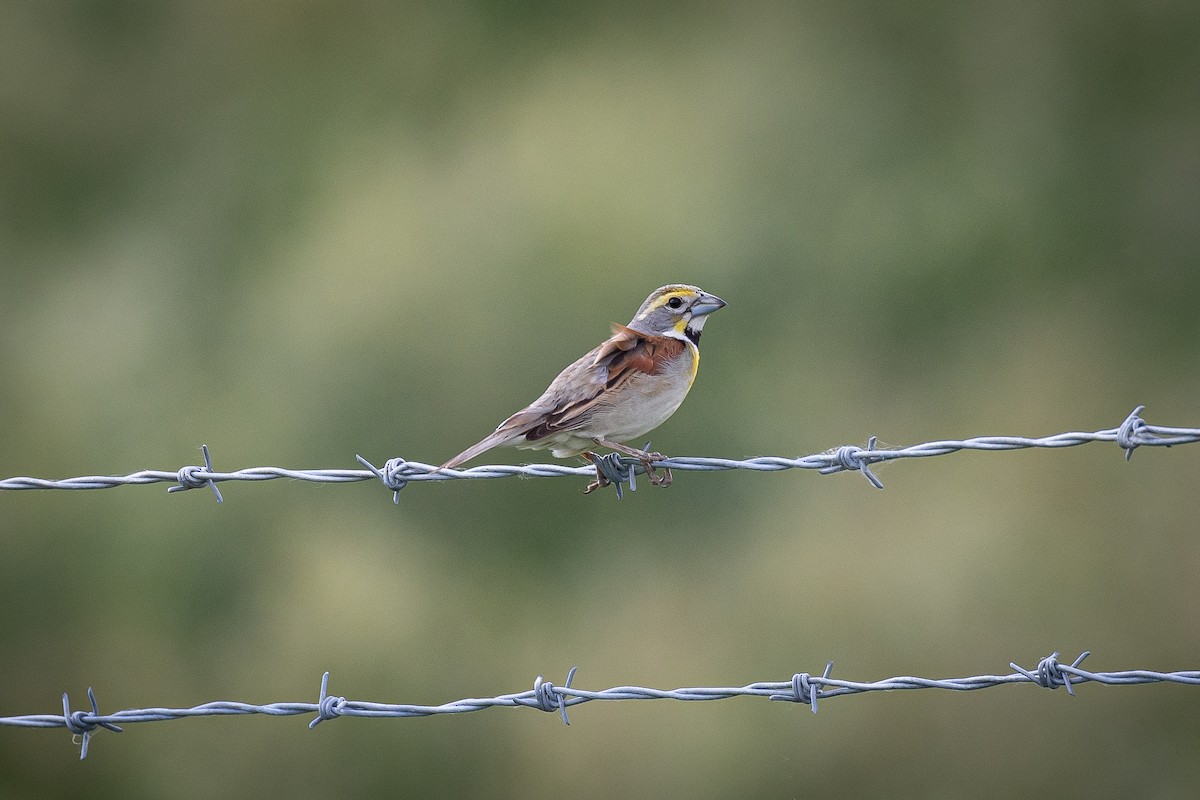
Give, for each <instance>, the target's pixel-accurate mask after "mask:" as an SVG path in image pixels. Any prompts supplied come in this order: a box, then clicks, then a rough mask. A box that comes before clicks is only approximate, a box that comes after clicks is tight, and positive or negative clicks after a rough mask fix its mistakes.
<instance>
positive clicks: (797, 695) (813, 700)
mask: <svg viewBox="0 0 1200 800" xmlns="http://www.w3.org/2000/svg"><path fill="white" fill-rule="evenodd" d="M831 672H833V662H832V661H829V662H827V663H826V664H825V671H824V672H823V673H821V677H820V678H819V679H817V680H813V678H812V676H811V675H809V674H808V673H807V672H797V673H796V674H795V675H793V676H792V691H791V694H773V695H771V696H770V697H769V698H767V699H769V700H786V701H788V702H790V703H803V704H805V705H808V706H812V712H813V713H814V714H815V713H817V697H818V696H819V695H820V694H821V686H822V684H823V683H824V682H826V681H828V680H829V674H830V673H831Z"/></svg>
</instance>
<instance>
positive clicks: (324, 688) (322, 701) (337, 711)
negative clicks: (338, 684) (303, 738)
mask: <svg viewBox="0 0 1200 800" xmlns="http://www.w3.org/2000/svg"><path fill="white" fill-rule="evenodd" d="M345 704H346V698H344V697H333V696H331V695H330V694H329V673H328V672H326V673H325V674H324V675H322V676H321V694H320V696H319V697H318V698H317V716H316V719H314V720H313V721H312V722H310V723H308V729H309V730H310V731H311V730H312V729H313V728H315V727H317V726H318V725H320V724H321V723H322V722H324V721H325V720H327V719H334V718H335V717H338V716H341V713H342V706H344V705H345Z"/></svg>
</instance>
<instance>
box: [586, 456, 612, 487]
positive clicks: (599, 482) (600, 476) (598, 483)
mask: <svg viewBox="0 0 1200 800" xmlns="http://www.w3.org/2000/svg"><path fill="white" fill-rule="evenodd" d="M579 455H580V457H581V458H584V459H587V460H589V461H591V463H593V464H595V465H596V480H594V481H592V482H591V483H589V484H588V485H587V488H586V489H584V490H583V493H584V494H591V493H592V492H594V491H596V490H597V489H603V488H604V487H605V486H608V485H609V484H610V483H612V481H610V480H609V479H608V478H606V477H604V473H603V472H601V471H600V465H599V464H598V463H597V462H598V461H599V459H600V457H599V456H598V455H596V454H595V453H593V452H592V451H590V450H584V451H583V452H582V453H580V454H579Z"/></svg>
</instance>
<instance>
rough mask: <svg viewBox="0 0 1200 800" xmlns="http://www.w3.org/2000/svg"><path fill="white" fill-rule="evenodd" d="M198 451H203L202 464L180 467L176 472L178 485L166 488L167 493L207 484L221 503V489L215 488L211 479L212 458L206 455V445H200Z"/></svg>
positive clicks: (198, 487)
mask: <svg viewBox="0 0 1200 800" xmlns="http://www.w3.org/2000/svg"><path fill="white" fill-rule="evenodd" d="M200 451H201V452H202V453H204V466H203V467H196V466H186V467H180V468H179V472H178V473H176V480H178V481H179V485H178V486H171V487H168V488H167V494H171V493H172V492H186V491H187V490H188V489H200V488H202V487H204V486H208V487H210V488H211V489H212V491H213V494H214V495H216V496H217V502H218V503H223V502H225V499H224V498H223V497H221V490H220V489H218V488H217V484H216V483H215V482H214V481H213V479H212V475H213V468H212V459H211V458H209V455H208V445H206V444H202V445H200Z"/></svg>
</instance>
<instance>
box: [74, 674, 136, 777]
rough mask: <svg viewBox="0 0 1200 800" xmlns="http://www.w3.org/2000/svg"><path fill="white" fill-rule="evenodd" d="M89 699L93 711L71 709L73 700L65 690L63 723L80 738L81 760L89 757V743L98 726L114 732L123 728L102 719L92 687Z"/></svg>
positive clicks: (89, 689)
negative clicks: (89, 712)
mask: <svg viewBox="0 0 1200 800" xmlns="http://www.w3.org/2000/svg"><path fill="white" fill-rule="evenodd" d="M87 695H88V700H89V701H90V702H91V704H92V713H91V714H88V713H87V712H86V711H71V701H70V699H68V697H67V693H66V692H63V696H62V702H63V725H64V726H65V727H66V729H67V730H69V731H70V732H71V733H72V738H75V737H78V738H79V760H80V761H83V760H84V759H85V758H87V754H88V744H89V743H90V742H91V740H92V733H93V732H94V731H95V730H96V728H104V729H106V730H110V731H112V732H114V733H122V732H123V731H122V730H121V728H119V727H117V726H116V725H114V724H112V723H111V722H107V721H105V720H102V719H98V717H99V716H100V708H99V707H98V706H97V705H96V693H95V692H93V691H92V687H90V686H89V687H88V690H87Z"/></svg>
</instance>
